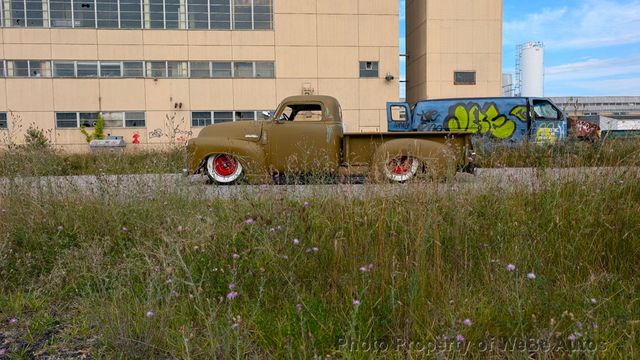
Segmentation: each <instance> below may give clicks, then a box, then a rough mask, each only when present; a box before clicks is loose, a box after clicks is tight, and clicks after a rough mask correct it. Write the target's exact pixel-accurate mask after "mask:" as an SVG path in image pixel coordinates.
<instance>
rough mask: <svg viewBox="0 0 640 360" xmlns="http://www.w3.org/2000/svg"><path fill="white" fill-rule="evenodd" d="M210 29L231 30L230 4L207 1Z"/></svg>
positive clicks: (215, 0)
mask: <svg viewBox="0 0 640 360" xmlns="http://www.w3.org/2000/svg"><path fill="white" fill-rule="evenodd" d="M209 6H210V9H211V28H212V29H222V30H229V29H231V3H230V2H229V0H209Z"/></svg>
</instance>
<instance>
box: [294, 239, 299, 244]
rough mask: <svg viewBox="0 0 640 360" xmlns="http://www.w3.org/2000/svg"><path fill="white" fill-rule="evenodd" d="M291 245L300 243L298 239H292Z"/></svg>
mask: <svg viewBox="0 0 640 360" xmlns="http://www.w3.org/2000/svg"><path fill="white" fill-rule="evenodd" d="M292 242H293V245H300V240H298V239H293V241H292Z"/></svg>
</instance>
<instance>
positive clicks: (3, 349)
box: [0, 348, 7, 356]
mask: <svg viewBox="0 0 640 360" xmlns="http://www.w3.org/2000/svg"><path fill="white" fill-rule="evenodd" d="M6 354H7V349H5V348H0V356H5V355H6Z"/></svg>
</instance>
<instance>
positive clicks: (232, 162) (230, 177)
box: [206, 154, 244, 185]
mask: <svg viewBox="0 0 640 360" xmlns="http://www.w3.org/2000/svg"><path fill="white" fill-rule="evenodd" d="M206 169H207V176H208V177H209V179H210V180H211V181H212V182H214V183H217V184H221V185H229V184H233V183H235V182H236V181H238V180H240V178H241V177H242V173H243V171H244V169H243V167H242V164H241V163H240V161H239V160H238V159H237V158H236V157H234V156H232V155H228V154H215V155H211V156H209V157H208V158H207V161H206Z"/></svg>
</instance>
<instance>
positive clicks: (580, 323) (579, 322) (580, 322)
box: [576, 321, 582, 330]
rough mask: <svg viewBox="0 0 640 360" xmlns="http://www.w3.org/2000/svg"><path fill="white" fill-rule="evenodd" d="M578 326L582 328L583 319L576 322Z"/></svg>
mask: <svg viewBox="0 0 640 360" xmlns="http://www.w3.org/2000/svg"><path fill="white" fill-rule="evenodd" d="M576 327H577V328H578V329H580V330H582V321H578V322H576Z"/></svg>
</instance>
